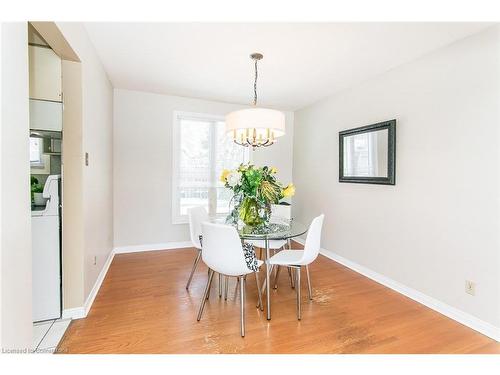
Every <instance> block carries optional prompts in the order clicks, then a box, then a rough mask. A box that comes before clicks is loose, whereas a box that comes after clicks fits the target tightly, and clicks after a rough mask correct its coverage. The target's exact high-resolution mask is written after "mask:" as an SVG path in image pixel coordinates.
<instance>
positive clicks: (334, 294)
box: [58, 249, 500, 354]
mask: <svg viewBox="0 0 500 375" xmlns="http://www.w3.org/2000/svg"><path fill="white" fill-rule="evenodd" d="M195 256H196V250H195V249H179V250H165V251H151V252H141V253H131V254H119V255H116V256H115V258H114V260H113V263H112V264H111V266H110V268H109V271H108V274H107V276H106V278H105V280H104V282H103V284H102V286H101V289H100V291H99V293H98V295H97V297H96V299H95V301H94V304H93V306H92V309H91V311H90V312H89V315H88V316H87V318H85V319H79V320H75V321H73V322H72V323H71V325H70V326H69V328H68V330H67V332H66V334H65V336H64V338H63V340H62V341H61V343H60V344H59V347H58V350H59V352H62V353H293V354H299V353H500V343H497V342H495V341H494V340H492V339H490V338H488V337H486V336H484V335H482V334H480V333H478V332H476V331H474V330H472V329H470V328H468V327H465V326H463V325H461V324H459V323H457V322H455V321H453V320H451V319H449V318H447V317H445V316H443V315H441V314H439V313H437V312H435V311H433V310H431V309H429V308H427V307H425V306H423V305H421V304H419V303H417V302H415V301H413V300H411V299H409V298H407V297H405V296H402V295H401V294H399V293H397V292H395V291H393V290H391V289H388V288H386V287H384V286H382V285H380V284H378V283H376V282H374V281H372V280H370V279H368V278H366V277H364V276H362V275H360V274H358V273H356V272H354V271H352V270H350V269H348V268H346V267H344V266H342V265H340V264H338V263H336V262H334V261H332V260H330V259H327V258H325V257H323V256H319V258H318V259H317V260H316V261H315V262H314V263H313V264H312V265H311V266H310V271H311V279H312V284H313V301H309V300H308V298H307V288H306V285H304V284H305V281H306V278H305V273H304V277H303V278H302V280H303V292H302V309H303V310H302V320H301V321H297V319H296V310H295V291H294V290H293V289H291V288H290V284H289V281H288V275H287V274H286V272H282V274H281V275H280V280H279V287H278V289H277V290H271V293H272V320H271V321H267V320H266V318H265V312H262V311H260V310H259V309H257V308H256V301H257V289H256V286H255V280H254V278H253V276H249V277H248V280H247V301H246V306H245V308H246V337H244V338H242V337H240V334H239V295H238V291H237V288H236V281H235V280H234V279H233V280H231V281H230V284H229V296H228V300H227V301H224V299H223V298H222V299H219V297H218V291H217V282H216V281H217V280H216V279H214V283H213V286H212V289H211V293H210V299H209V301H208V303H207V305H206V307H205V311H204V315H203V318H202V320H201V321H200V322H197V321H196V314H197V312H198V308H199V303H200V298H201V295H202V293H203V290H204V287H205V283H206V280H207V268H206V267H205V266H204V265H203V264H202V263H201V262H200V265H199V268H198V270H197V272H196V274H195V275H194V278H193V282H192V283H191V288H190V289H189V291H186V289H185V283H186V281H187V278H188V276H189V272H190V270H191V266H192V262H193V260H194V257H195ZM261 278H263V275H261Z"/></svg>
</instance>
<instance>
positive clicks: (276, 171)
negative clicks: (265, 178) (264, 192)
mask: <svg viewBox="0 0 500 375" xmlns="http://www.w3.org/2000/svg"><path fill="white" fill-rule="evenodd" d="M269 172H270V173H278V168H276V167H271V170H270V171H269Z"/></svg>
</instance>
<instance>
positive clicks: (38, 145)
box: [30, 137, 44, 168]
mask: <svg viewBox="0 0 500 375" xmlns="http://www.w3.org/2000/svg"><path fill="white" fill-rule="evenodd" d="M42 153H43V138H37V137H30V164H31V167H33V168H43V167H44V162H43V154H42Z"/></svg>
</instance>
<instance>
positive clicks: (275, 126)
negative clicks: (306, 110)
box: [226, 53, 285, 148]
mask: <svg viewBox="0 0 500 375" xmlns="http://www.w3.org/2000/svg"><path fill="white" fill-rule="evenodd" d="M250 57H251V59H252V60H254V63H255V81H254V85H253V90H254V99H253V108H248V109H242V110H239V111H234V112H231V113H229V114H228V115H226V133H227V134H230V135H231V136H232V138H233V141H234V142H235V143H237V144H239V145H241V146H246V147H249V146H251V147H253V148H255V147H262V146H264V147H265V146H271V145H272V144H273V143H275V142H276V138H278V137H281V136H283V135H285V115H284V113H283V112H280V111H276V110H274V109H267V108H259V107H257V77H258V74H257V62H258V61H259V60H262V58H263V57H264V56H262V54H260V53H252V54H251V55H250Z"/></svg>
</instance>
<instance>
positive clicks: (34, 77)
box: [28, 46, 62, 102]
mask: <svg viewBox="0 0 500 375" xmlns="http://www.w3.org/2000/svg"><path fill="white" fill-rule="evenodd" d="M28 48H29V72H30V77H29V79H30V98H31V99H40V100H51V101H56V102H61V101H62V89H61V87H62V78H61V73H62V72H61V70H62V66H61V59H60V58H59V56H57V55H56V54H55V52H54V51H52V50H51V49H50V48H46V47H39V46H28Z"/></svg>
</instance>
